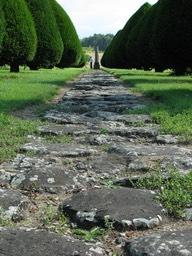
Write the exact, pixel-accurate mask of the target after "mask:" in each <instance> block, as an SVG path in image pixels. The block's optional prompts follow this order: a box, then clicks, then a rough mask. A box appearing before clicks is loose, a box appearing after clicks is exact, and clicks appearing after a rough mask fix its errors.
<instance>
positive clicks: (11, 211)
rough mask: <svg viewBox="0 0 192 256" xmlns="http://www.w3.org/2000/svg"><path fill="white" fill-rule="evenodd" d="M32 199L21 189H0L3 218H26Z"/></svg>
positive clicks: (18, 219)
mask: <svg viewBox="0 0 192 256" xmlns="http://www.w3.org/2000/svg"><path fill="white" fill-rule="evenodd" d="M29 203H30V200H29V198H28V197H26V196H24V195H23V194H21V193H20V192H19V191H16V190H12V189H0V206H1V208H2V213H1V216H0V217H1V218H3V219H5V220H6V219H12V220H13V221H15V222H17V221H20V220H21V219H23V218H24V215H25V210H26V209H27V208H28V205H29Z"/></svg>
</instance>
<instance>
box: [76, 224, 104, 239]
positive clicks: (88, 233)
mask: <svg viewBox="0 0 192 256" xmlns="http://www.w3.org/2000/svg"><path fill="white" fill-rule="evenodd" d="M74 234H75V235H77V236H78V237H81V238H82V239H83V240H85V241H93V240H98V239H99V238H100V237H102V236H103V235H104V234H105V233H104V231H103V230H102V229H101V228H99V227H94V228H92V229H91V230H83V229H75V230H74Z"/></svg>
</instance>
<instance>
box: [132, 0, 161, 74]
mask: <svg viewBox="0 0 192 256" xmlns="http://www.w3.org/2000/svg"><path fill="white" fill-rule="evenodd" d="M157 8H158V3H156V4H154V5H153V6H152V7H151V8H150V9H149V10H148V11H147V12H146V14H145V15H144V16H143V17H142V18H141V19H140V20H139V22H138V24H137V25H136V27H135V35H137V49H136V59H137V63H138V65H139V66H140V67H142V69H144V70H151V69H152V68H156V69H160V63H158V67H157V64H156V63H155V57H154V48H153V40H152V39H153V37H154V21H155V18H156V13H157Z"/></svg>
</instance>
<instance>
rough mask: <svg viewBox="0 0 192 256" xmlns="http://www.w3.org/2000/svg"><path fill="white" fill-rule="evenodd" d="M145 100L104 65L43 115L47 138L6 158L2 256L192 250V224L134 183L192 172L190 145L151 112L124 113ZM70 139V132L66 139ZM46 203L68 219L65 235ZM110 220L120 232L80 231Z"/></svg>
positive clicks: (1, 180) (42, 132)
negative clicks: (91, 237) (90, 235)
mask: <svg viewBox="0 0 192 256" xmlns="http://www.w3.org/2000/svg"><path fill="white" fill-rule="evenodd" d="M145 107H146V106H145V105H144V104H143V101H142V102H141V99H140V98H138V97H137V96H135V95H134V94H133V93H131V92H130V91H128V90H127V89H126V88H124V87H123V85H122V84H121V83H120V82H119V81H118V80H117V79H116V78H114V77H113V76H112V75H110V74H108V73H106V72H104V71H102V70H97V71H96V70H92V71H90V72H89V73H87V74H84V75H83V76H82V77H81V78H80V79H79V80H77V81H75V82H74V83H73V87H72V89H71V90H70V91H68V92H66V93H65V95H64V96H63V98H62V100H60V101H59V102H58V104H57V106H56V108H55V109H52V110H50V111H48V112H47V113H46V115H45V116H44V118H43V120H46V121H48V122H49V124H47V123H46V125H45V126H41V127H39V128H38V132H39V136H38V137H33V136H30V135H29V136H28V139H30V142H28V143H26V144H25V145H22V146H21V149H20V154H18V155H17V157H16V158H15V159H13V160H12V161H9V162H6V163H2V164H1V165H0V184H1V187H2V189H1V190H0V206H1V208H0V209H1V215H2V218H1V219H2V220H4V221H5V220H6V219H7V218H8V217H7V216H9V218H11V219H12V220H13V221H14V222H15V223H16V224H14V226H12V227H8V226H7V225H10V224H6V226H5V227H1V228H0V233H1V234H0V256H1V255H2V256H11V255H27V256H28V255H56V256H57V255H71V256H72V255H144V254H145V255H162V256H164V255H191V254H192V239H191V238H192V237H191V233H190V232H191V229H192V225H191V221H183V220H180V222H178V221H177V220H175V219H171V218H170V217H169V216H167V214H166V210H165V209H164V207H163V206H162V205H160V204H159V203H157V202H156V200H155V192H154V191H149V190H144V189H136V188H133V184H134V182H135V181H136V180H137V179H138V178H139V177H141V176H142V175H147V174H148V172H149V171H150V168H151V170H152V169H155V168H157V166H160V167H161V169H162V171H164V172H166V169H167V167H168V166H169V168H170V166H172V167H177V169H178V170H179V171H180V172H181V173H183V174H186V173H188V172H189V171H190V170H191V169H192V147H191V145H188V146H185V145H181V144H179V141H178V138H177V137H176V136H172V135H169V134H168V135H162V134H160V129H159V126H158V125H157V124H156V123H154V121H153V120H152V118H151V117H150V116H149V115H144V114H143V115H142V114H123V113H124V111H125V110H132V109H143V108H145ZM62 136H71V137H70V139H69V140H68V141H65V142H64V141H63V140H62V139H61V141H59V140H60V137H62ZM62 141H63V142H62ZM39 198H42V201H40V199H39ZM42 205H44V206H45V207H49V206H50V205H51V206H52V207H54V209H56V210H58V211H60V212H61V213H62V214H65V215H66V216H67V217H68V224H67V228H66V230H67V231H66V232H65V235H63V234H61V232H60V233H59V231H58V227H57V228H55V229H54V230H55V231H56V232H57V233H59V234H55V233H50V232H49V231H50V230H49V228H48V227H47V226H46V225H44V224H43V223H42V218H43V219H45V218H47V215H48V216H49V218H51V217H50V215H51V213H50V211H48V210H47V211H48V212H46V210H45V209H42ZM46 209H47V208H46ZM48 209H49V208H48ZM186 211H187V212H188V214H189V216H191V212H192V210H191V209H186ZM53 222H54V221H53ZM3 223H4V222H3V221H2V224H1V222H0V226H3V225H4V224H3ZM107 223H108V225H109V223H111V224H113V228H114V229H113V230H111V229H109V227H108V233H107V234H105V236H104V237H103V238H102V239H101V240H100V241H99V242H98V241H97V242H96V241H94V242H93V241H92V243H91V244H90V243H87V242H85V241H82V240H79V236H76V235H75V232H74V230H75V229H76V228H83V229H86V230H87V229H91V228H94V227H95V226H98V227H100V228H101V230H102V232H103V234H104V233H106V231H104V230H105V229H106V224H107ZM50 225H52V226H54V225H56V223H51V224H50ZM51 231H52V229H51ZM157 231H158V232H160V233H157ZM172 231H173V232H172ZM184 236H185V239H184ZM130 238H134V239H130ZM10 241H11V242H10ZM174 245H176V246H174ZM172 252H174V253H175V254H173V253H172ZM114 253H116V254H114ZM157 253H158V254H157ZM170 253H171V254H170Z"/></svg>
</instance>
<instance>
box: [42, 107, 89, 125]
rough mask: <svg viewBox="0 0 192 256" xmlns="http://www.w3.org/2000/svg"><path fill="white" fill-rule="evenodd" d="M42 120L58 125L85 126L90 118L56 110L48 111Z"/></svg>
mask: <svg viewBox="0 0 192 256" xmlns="http://www.w3.org/2000/svg"><path fill="white" fill-rule="evenodd" d="M43 119H44V120H47V121H49V122H53V123H58V124H85V123H87V122H90V118H88V117H86V116H83V115H79V114H75V113H65V112H59V111H57V110H50V111H49V112H48V113H47V114H46V115H45V116H44V118H43Z"/></svg>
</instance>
